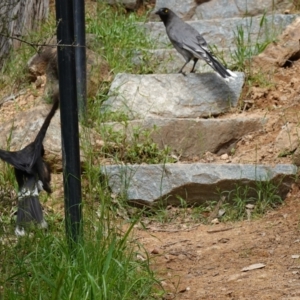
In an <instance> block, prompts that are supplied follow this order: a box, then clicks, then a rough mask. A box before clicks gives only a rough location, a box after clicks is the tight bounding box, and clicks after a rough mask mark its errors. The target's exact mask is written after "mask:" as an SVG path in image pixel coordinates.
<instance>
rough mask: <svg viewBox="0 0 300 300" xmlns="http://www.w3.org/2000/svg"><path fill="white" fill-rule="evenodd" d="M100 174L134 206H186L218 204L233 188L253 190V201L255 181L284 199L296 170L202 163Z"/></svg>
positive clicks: (105, 170) (117, 169)
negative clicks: (268, 185) (269, 184)
mask: <svg viewBox="0 0 300 300" xmlns="http://www.w3.org/2000/svg"><path fill="white" fill-rule="evenodd" d="M101 172H102V173H103V174H104V175H105V176H106V177H107V179H108V184H109V186H110V188H111V189H112V191H113V192H114V193H115V194H122V195H124V196H125V197H127V198H128V200H129V201H132V202H135V203H142V204H148V205H153V204H155V203H156V202H158V201H163V202H162V203H164V204H180V199H184V200H185V201H187V203H188V204H203V203H204V202H205V201H210V200H211V201H212V200H219V198H220V192H225V191H227V192H230V191H234V190H235V188H236V185H238V186H242V187H246V186H247V188H248V189H249V188H251V187H254V190H252V189H249V196H252V197H254V198H255V195H256V196H257V194H256V193H255V192H254V191H255V181H271V182H272V183H273V184H274V185H276V186H277V185H278V188H277V191H276V193H277V194H278V195H279V196H281V197H285V196H286V194H287V192H288V191H289V189H290V186H291V184H292V182H293V180H294V179H295V175H296V172H297V167H296V166H294V165H276V166H275V167H271V166H264V165H241V164H236V165H235V164H226V165H223V164H201V163H197V164H166V165H126V166H125V165H118V166H117V165H113V166H103V167H102V168H101ZM228 196H230V195H228ZM229 198H230V197H229ZM229 200H230V199H229Z"/></svg>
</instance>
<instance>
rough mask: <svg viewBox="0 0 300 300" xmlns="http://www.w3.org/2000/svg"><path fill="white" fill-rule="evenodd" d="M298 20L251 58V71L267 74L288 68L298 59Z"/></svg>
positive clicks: (299, 27) (299, 37) (299, 55)
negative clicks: (279, 68)
mask: <svg viewBox="0 0 300 300" xmlns="http://www.w3.org/2000/svg"><path fill="white" fill-rule="evenodd" d="M299 40H300V18H296V19H295V20H294V21H293V23H292V24H290V25H289V26H288V27H287V28H286V29H285V30H284V32H283V33H282V34H281V35H280V36H279V37H278V38H277V39H276V42H274V43H271V44H270V45H268V46H267V48H266V49H265V50H264V51H263V52H262V53H261V54H259V55H258V56H256V57H254V58H253V61H252V70H254V71H255V72H261V71H263V72H264V73H266V72H269V73H270V74H274V69H276V68H278V67H284V66H285V65H286V64H287V66H289V65H290V64H291V63H292V62H293V61H294V60H296V59H298V58H299V57H300V50H299Z"/></svg>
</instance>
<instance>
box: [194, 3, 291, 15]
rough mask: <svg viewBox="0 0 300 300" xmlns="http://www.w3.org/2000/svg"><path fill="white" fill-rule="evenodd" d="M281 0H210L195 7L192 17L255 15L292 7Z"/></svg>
mask: <svg viewBox="0 0 300 300" xmlns="http://www.w3.org/2000/svg"><path fill="white" fill-rule="evenodd" d="M282 2H283V1H282V0H265V1H259V0H247V1H245V0H212V1H208V2H206V3H203V4H201V5H199V6H198V7H197V8H196V11H195V16H194V19H198V20H201V19H209V20H210V19H223V18H234V17H244V16H257V15H259V14H264V13H265V12H266V13H269V14H274V12H275V11H277V12H282V13H284V11H285V10H286V8H287V7H290V8H291V7H292V3H291V2H290V1H285V5H284V6H282V5H280V4H281V3H282Z"/></svg>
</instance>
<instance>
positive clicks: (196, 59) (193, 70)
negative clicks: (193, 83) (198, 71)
mask: <svg viewBox="0 0 300 300" xmlns="http://www.w3.org/2000/svg"><path fill="white" fill-rule="evenodd" d="M193 61H194V64H193V67H192V70H191V73H194V72H195V67H196V63H197V61H198V58H196V57H195V58H194V59H193Z"/></svg>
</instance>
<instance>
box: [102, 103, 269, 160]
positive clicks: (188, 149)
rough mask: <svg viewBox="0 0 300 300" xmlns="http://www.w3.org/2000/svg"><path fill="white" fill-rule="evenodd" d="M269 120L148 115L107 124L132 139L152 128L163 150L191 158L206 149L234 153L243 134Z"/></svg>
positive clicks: (156, 140)
mask: <svg viewBox="0 0 300 300" xmlns="http://www.w3.org/2000/svg"><path fill="white" fill-rule="evenodd" d="M141 105H142V103H141ZM180 110H181V108H178V109H175V108H174V111H175V113H177V112H178V111H180ZM170 114H171V113H170ZM265 122H266V119H264V118H250V117H247V118H246V117H240V116H238V117H235V118H230V119H213V118H211V119H198V118H195V119H191V118H180V119H179V118H152V117H147V118H145V119H143V120H134V121H128V122H126V125H124V124H121V123H106V125H109V126H112V128H113V129H114V130H115V131H126V135H127V137H128V138H129V139H130V138H131V137H133V132H134V129H135V128H140V129H141V130H148V131H151V138H152V139H153V141H154V142H155V143H156V144H158V146H159V148H160V149H163V148H164V147H165V146H166V145H168V146H169V147H170V148H171V149H172V151H174V152H175V153H180V155H181V156H182V157H184V158H191V157H193V156H201V155H203V154H204V153H206V152H211V153H217V154H219V155H220V154H221V153H227V154H231V152H232V150H233V149H234V148H235V145H236V143H237V141H238V140H239V139H240V138H241V137H243V136H245V135H247V134H248V133H250V132H251V133H253V132H256V131H259V130H261V129H263V128H264V124H265ZM154 127H155V128H156V129H155V130H154V129H153V128H154ZM227 154H226V155H227ZM227 158H228V155H227ZM227 158H226V159H227ZM224 159H225V158H224Z"/></svg>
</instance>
